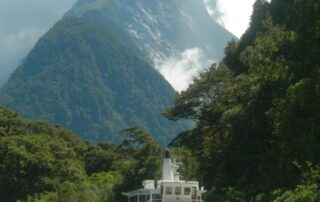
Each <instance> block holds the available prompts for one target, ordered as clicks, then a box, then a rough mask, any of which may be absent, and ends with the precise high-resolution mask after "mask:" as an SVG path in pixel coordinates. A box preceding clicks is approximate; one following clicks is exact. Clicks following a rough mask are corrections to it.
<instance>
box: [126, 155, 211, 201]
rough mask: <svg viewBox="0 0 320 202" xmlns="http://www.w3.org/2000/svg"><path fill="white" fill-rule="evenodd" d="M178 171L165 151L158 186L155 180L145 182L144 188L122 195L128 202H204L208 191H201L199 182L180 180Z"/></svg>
mask: <svg viewBox="0 0 320 202" xmlns="http://www.w3.org/2000/svg"><path fill="white" fill-rule="evenodd" d="M178 169H179V166H178V165H177V163H176V160H175V159H171V158H170V154H169V152H168V151H165V155H164V159H163V168H162V179H161V180H159V181H157V183H156V184H155V181H154V180H144V181H143V182H142V185H143V188H141V189H136V190H133V191H130V192H125V193H122V194H123V195H125V196H127V197H128V202H203V201H202V198H201V195H202V194H203V193H205V192H206V191H205V190H204V189H203V188H201V189H199V182H198V181H185V180H180V178H179V172H178Z"/></svg>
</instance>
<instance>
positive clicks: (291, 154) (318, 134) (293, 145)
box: [166, 0, 320, 201]
mask: <svg viewBox="0 0 320 202" xmlns="http://www.w3.org/2000/svg"><path fill="white" fill-rule="evenodd" d="M319 25H320V3H319V1H316V0H310V1H303V0H296V1H282V0H273V1H271V3H269V2H268V1H264V0H257V1H256V3H255V5H254V12H253V14H252V18H251V24H250V27H249V29H248V30H247V31H246V33H245V34H244V35H243V36H242V37H241V40H240V41H239V42H236V41H231V42H230V43H229V45H228V46H227V48H226V51H225V52H226V55H225V58H224V59H223V61H222V63H221V64H219V65H213V66H212V67H211V68H210V70H208V71H207V72H204V73H202V74H201V75H200V77H199V78H198V79H196V80H195V83H194V84H193V85H191V86H190V87H189V88H188V89H187V90H186V91H184V92H182V93H181V94H180V95H179V96H178V97H177V98H176V100H175V104H174V106H173V107H172V108H170V109H168V110H167V112H166V114H167V117H169V118H171V119H181V118H191V119H193V120H195V121H196V122H197V124H196V127H195V128H194V129H193V130H191V131H189V132H187V133H184V134H181V135H180V136H179V137H178V138H177V139H176V140H175V141H174V142H173V143H172V145H180V146H181V145H184V146H185V147H186V148H188V149H189V150H191V151H193V154H194V156H195V157H198V163H199V164H200V166H199V170H198V173H199V177H200V178H202V179H204V183H205V186H206V187H207V188H209V189H210V192H209V194H208V198H207V201H320V192H319V180H320V169H319V166H320V59H319V55H320V46H319V44H320V26H319Z"/></svg>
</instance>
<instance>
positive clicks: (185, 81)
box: [154, 48, 213, 91]
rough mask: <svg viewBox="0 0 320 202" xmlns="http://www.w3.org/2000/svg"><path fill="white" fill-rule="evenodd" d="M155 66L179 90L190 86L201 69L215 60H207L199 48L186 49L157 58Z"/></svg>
mask: <svg viewBox="0 0 320 202" xmlns="http://www.w3.org/2000/svg"><path fill="white" fill-rule="evenodd" d="M154 62H155V67H156V69H158V70H159V72H160V73H161V74H162V75H163V76H164V77H165V78H166V79H167V81H168V82H169V83H170V84H171V85H172V86H173V87H174V88H175V89H176V90H177V91H182V90H185V89H187V88H188V86H189V84H190V83H192V81H193V78H194V77H196V76H197V75H198V73H199V71H200V70H201V69H203V68H207V67H208V66H209V65H210V64H211V63H212V62H213V61H205V59H204V57H203V54H202V51H201V50H200V49H199V48H191V49H186V50H184V51H183V52H181V53H180V54H178V55H174V56H171V57H169V58H167V59H159V58H155V59H154Z"/></svg>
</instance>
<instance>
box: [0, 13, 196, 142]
mask: <svg viewBox="0 0 320 202" xmlns="http://www.w3.org/2000/svg"><path fill="white" fill-rule="evenodd" d="M174 96H175V91H174V89H173V88H172V87H171V86H170V84H169V83H168V82H167V81H166V80H165V79H164V77H163V76H162V75H161V74H160V73H159V72H158V71H156V70H155V69H154V68H153V67H152V66H151V65H149V64H148V63H147V62H145V61H144V60H142V59H140V58H139V57H138V56H137V55H136V54H135V53H133V52H131V51H130V50H128V48H126V47H124V46H123V45H121V43H120V42H119V40H118V38H117V36H114V35H112V34H110V33H109V32H107V31H106V30H105V29H104V28H102V27H101V26H98V25H97V24H96V23H94V22H92V21H90V20H86V19H83V18H75V17H66V18H63V19H62V20H61V21H59V22H57V23H56V25H55V26H54V27H53V28H52V29H51V30H49V31H48V32H47V33H46V34H45V35H44V36H43V37H42V38H40V40H39V41H38V42H37V44H36V45H35V47H34V48H33V49H32V50H31V52H30V53H29V54H28V56H27V57H26V59H25V60H24V62H23V64H22V65H21V66H20V67H18V68H17V70H16V71H15V72H14V73H13V74H12V76H11V78H10V79H9V81H8V82H7V83H6V84H5V85H4V86H3V88H2V89H1V90H0V103H1V104H2V105H3V106H5V107H7V108H10V109H13V110H14V111H17V112H18V113H19V114H20V115H21V116H22V117H23V118H28V119H36V120H39V119H40V120H47V121H49V122H50V123H54V124H59V125H61V126H64V127H66V128H69V129H71V130H72V131H73V132H75V133H76V134H77V135H79V136H80V137H81V138H82V139H85V140H88V141H91V142H99V141H103V140H108V141H112V142H114V143H115V142H116V143H120V142H121V141H122V138H121V136H120V135H118V132H119V131H120V130H121V129H122V128H126V127H129V126H132V125H137V126H139V127H140V128H143V129H145V130H148V131H149V132H150V133H151V134H152V135H153V137H154V138H155V139H156V140H157V141H158V142H160V143H161V144H163V145H165V144H168V142H169V141H171V140H172V139H173V138H174V137H175V135H176V134H177V133H179V132H181V131H184V130H186V129H188V128H190V124H188V123H181V122H180V123H174V122H172V121H169V120H167V119H165V118H164V117H163V116H161V113H162V112H163V110H165V108H167V107H169V106H170V105H171V104H172V103H173V100H174Z"/></svg>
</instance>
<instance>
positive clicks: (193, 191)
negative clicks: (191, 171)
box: [191, 187, 197, 196]
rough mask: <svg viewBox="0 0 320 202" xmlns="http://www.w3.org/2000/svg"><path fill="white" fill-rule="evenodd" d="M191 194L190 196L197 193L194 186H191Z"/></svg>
mask: <svg viewBox="0 0 320 202" xmlns="http://www.w3.org/2000/svg"><path fill="white" fill-rule="evenodd" d="M191 194H192V196H196V195H197V188H196V187H192V191H191Z"/></svg>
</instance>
